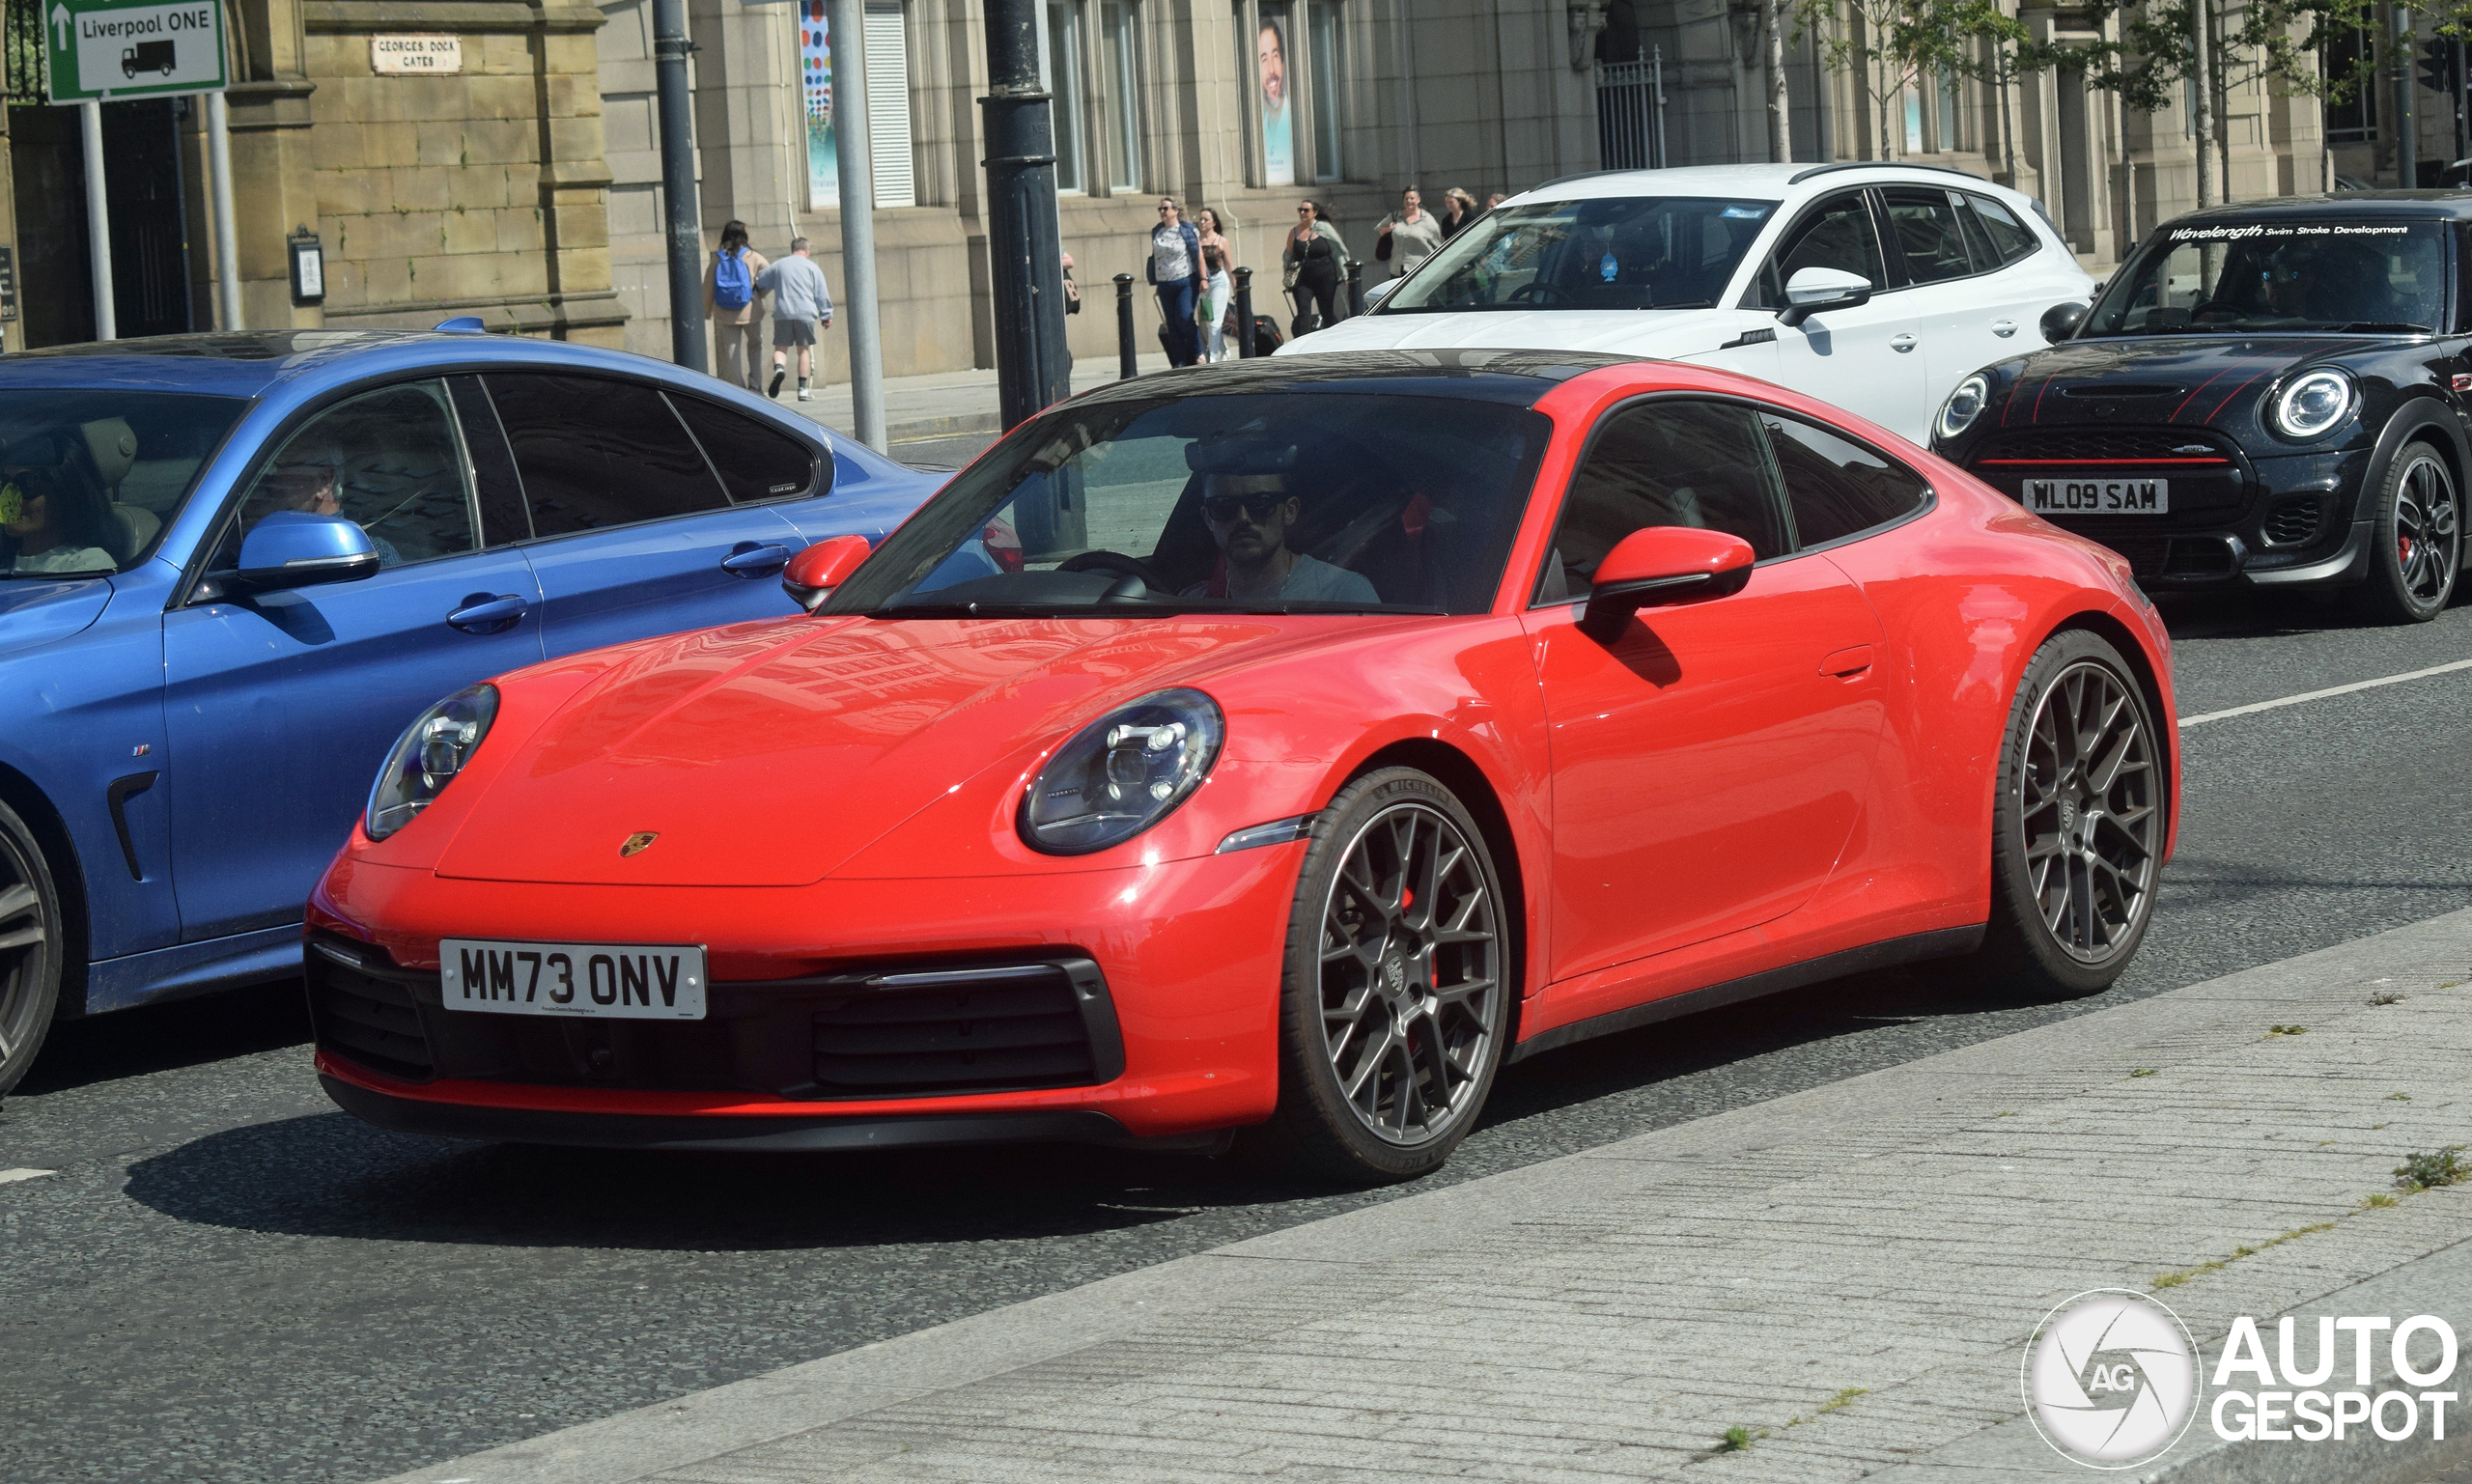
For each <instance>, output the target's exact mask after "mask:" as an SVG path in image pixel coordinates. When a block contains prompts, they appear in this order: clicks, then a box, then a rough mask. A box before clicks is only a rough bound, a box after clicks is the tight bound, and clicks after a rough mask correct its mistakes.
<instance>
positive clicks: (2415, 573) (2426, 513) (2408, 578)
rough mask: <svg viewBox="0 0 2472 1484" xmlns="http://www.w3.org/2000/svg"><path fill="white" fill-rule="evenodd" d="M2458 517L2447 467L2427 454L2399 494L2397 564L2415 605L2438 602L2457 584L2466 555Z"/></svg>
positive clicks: (2406, 476) (2406, 475) (2410, 471)
mask: <svg viewBox="0 0 2472 1484" xmlns="http://www.w3.org/2000/svg"><path fill="white" fill-rule="evenodd" d="M2459 515H2460V513H2459V511H2458V509H2457V506H2456V499H2455V481H2454V480H2452V479H2450V478H2449V477H2448V476H2447V472H2446V465H2445V463H2444V462H2441V461H2440V460H2439V459H2438V457H2437V456H2436V455H2435V454H2432V453H2428V452H2426V451H2424V452H2423V453H2421V454H2420V455H2419V456H2417V457H2416V458H2414V459H2413V460H2412V462H2411V463H2410V465H2409V466H2407V467H2406V468H2405V469H2404V470H2403V477H2402V481H2401V482H2400V483H2399V484H2398V485H2397V487H2396V490H2395V560H2396V565H2397V568H2398V570H2399V571H2400V573H2401V574H2402V578H2403V591H2404V592H2405V593H2407V594H2409V595H2410V596H2411V600H2412V602H2415V603H2418V604H2421V605H2424V606H2426V605H2428V604H2430V603H2434V602H2438V601H2439V600H2440V599H2442V598H2444V597H2445V596H2446V594H2447V592H2448V590H2449V589H2450V587H2451V586H2452V585H2453V583H2454V581H2455V570H2456V567H2457V565H2458V563H2459V562H2460V561H2461V559H2462V554H2463V522H2462V520H2461V519H2460V518H2459Z"/></svg>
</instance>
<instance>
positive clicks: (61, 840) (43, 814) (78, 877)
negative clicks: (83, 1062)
mask: <svg viewBox="0 0 2472 1484" xmlns="http://www.w3.org/2000/svg"><path fill="white" fill-rule="evenodd" d="M0 803H5V804H7V805H8V806H9V807H10V808H12V809H14V810H15V811H16V813H17V817H18V818H19V819H22V820H24V821H25V822H26V827H27V828H28V829H31V830H33V831H34V833H35V843H36V844H37V845H38V846H40V847H42V854H43V860H44V863H45V864H47V865H48V866H50V868H51V886H52V890H54V891H55V892H58V893H59V895H60V915H61V917H62V919H63V922H62V926H63V927H64V928H65V929H66V941H64V942H63V943H62V944H61V955H60V1007H59V1009H58V1010H56V1011H55V1012H54V1014H55V1015H56V1016H57V1017H58V1018H59V1019H61V1020H64V1021H70V1020H75V1019H77V1018H78V1017H80V1016H82V1015H84V1014H85V1013H86V955H87V950H88V947H89V944H90V939H89V938H88V936H87V931H86V869H85V863H84V861H83V860H82V859H81V858H80V857H79V855H78V854H77V842H76V840H75V839H74V838H72V837H71V836H70V833H69V824H68V821H67V820H65V819H63V818H62V816H61V813H60V811H59V810H58V809H57V808H55V807H53V805H52V802H51V799H50V798H49V796H47V795H45V794H44V793H43V791H42V786H41V785H39V784H37V783H36V782H35V780H34V779H32V778H30V777H28V776H27V775H26V774H24V773H22V772H20V771H18V770H16V769H14V768H12V767H10V766H9V765H8V764H6V763H0Z"/></svg>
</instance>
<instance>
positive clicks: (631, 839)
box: [618, 829, 660, 855]
mask: <svg viewBox="0 0 2472 1484" xmlns="http://www.w3.org/2000/svg"><path fill="white" fill-rule="evenodd" d="M658 839H660V835H657V834H655V833H653V832H652V831H651V830H649V829H639V830H637V831H635V832H634V833H633V834H632V835H629V836H628V837H627V843H626V844H624V845H622V846H620V847H618V854H620V855H640V854H643V853H644V851H645V850H646V849H647V848H648V847H650V846H651V845H652V843H653V842H654V841H655V840H658Z"/></svg>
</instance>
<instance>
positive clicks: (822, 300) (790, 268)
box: [755, 237, 832, 402]
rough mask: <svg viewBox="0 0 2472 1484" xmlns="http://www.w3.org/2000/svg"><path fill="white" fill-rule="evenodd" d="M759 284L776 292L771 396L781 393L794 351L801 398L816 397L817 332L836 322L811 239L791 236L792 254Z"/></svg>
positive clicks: (767, 391)
mask: <svg viewBox="0 0 2472 1484" xmlns="http://www.w3.org/2000/svg"><path fill="white" fill-rule="evenodd" d="M755 286H756V288H758V289H759V290H761V291H763V292H764V293H766V294H771V295H773V382H772V384H771V385H770V386H768V387H766V388H765V395H766V396H768V397H778V396H780V395H781V379H782V378H783V377H785V376H787V375H788V374H789V360H790V352H791V350H797V351H798V352H799V400H800V401H801V402H813V401H815V393H814V392H813V391H812V390H810V389H809V388H808V385H807V378H809V377H811V376H813V375H814V373H815V334H816V331H817V330H818V329H819V328H823V329H829V328H830V327H831V325H832V291H831V290H830V289H829V288H828V287H826V285H825V282H824V268H823V266H822V265H820V264H818V263H817V262H816V261H815V259H814V257H813V256H812V255H811V254H810V252H809V251H808V243H807V239H806V238H802V237H794V238H790V255H789V256H788V257H786V258H784V259H782V260H781V261H780V262H778V263H775V264H773V266H770V267H768V268H766V269H765V270H764V271H763V272H762V273H760V274H758V275H757V276H756V280H755Z"/></svg>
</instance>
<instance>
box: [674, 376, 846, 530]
mask: <svg viewBox="0 0 2472 1484" xmlns="http://www.w3.org/2000/svg"><path fill="white" fill-rule="evenodd" d="M665 395H666V396H667V397H668V398H669V405H670V406H673V407H676V408H677V409H678V415H679V417H680V418H682V419H684V420H685V422H686V424H687V426H688V430H689V431H691V432H692V433H693V434H695V441H696V442H698V443H701V444H702V445H704V457H705V458H707V459H710V460H711V461H712V462H713V467H714V469H715V470H716V471H717V472H718V473H719V474H720V476H721V484H722V485H723V487H724V488H726V489H727V490H729V492H730V499H731V500H732V501H734V502H736V503H738V504H741V505H746V504H751V503H753V502H754V501H757V500H781V499H788V498H789V497H790V496H792V495H797V494H804V493H806V492H807V491H808V490H813V489H814V488H815V484H816V478H815V473H816V464H817V462H818V461H817V459H816V456H815V453H814V451H813V450H811V449H809V448H808V447H807V446H806V445H805V444H803V443H801V442H800V441H799V440H798V439H796V438H794V437H791V436H790V435H789V434H786V433H781V432H778V431H776V430H774V429H772V428H767V427H765V426H764V425H763V424H762V423H759V422H757V421H756V420H755V419H753V418H751V417H745V416H742V415H740V414H739V413H736V412H732V411H728V410H726V409H724V408H721V407H716V406H713V405H712V404H711V403H709V402H705V401H703V400H702V399H700V398H695V397H682V396H680V395H678V394H677V393H675V392H670V393H666V394H665Z"/></svg>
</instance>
